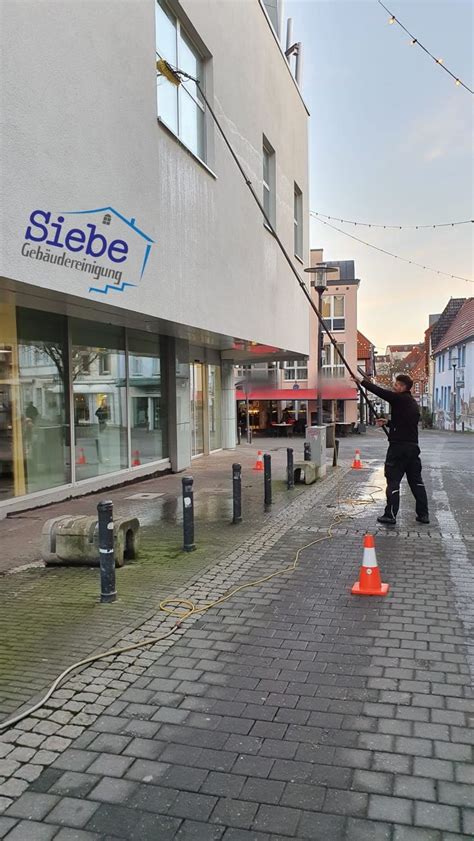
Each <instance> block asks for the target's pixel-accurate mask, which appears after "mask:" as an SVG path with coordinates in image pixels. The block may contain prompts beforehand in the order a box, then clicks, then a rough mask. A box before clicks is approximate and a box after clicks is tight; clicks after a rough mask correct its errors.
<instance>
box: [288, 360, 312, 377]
mask: <svg viewBox="0 0 474 841" xmlns="http://www.w3.org/2000/svg"><path fill="white" fill-rule="evenodd" d="M301 372H303V374H301ZM283 373H284V379H285V381H286V382H298V380H307V379H308V362H304V361H303V360H302V359H290V360H286V361H285V362H284V367H283Z"/></svg>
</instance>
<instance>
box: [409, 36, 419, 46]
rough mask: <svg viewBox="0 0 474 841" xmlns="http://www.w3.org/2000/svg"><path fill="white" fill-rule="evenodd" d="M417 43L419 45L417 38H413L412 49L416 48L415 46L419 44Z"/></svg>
mask: <svg viewBox="0 0 474 841" xmlns="http://www.w3.org/2000/svg"><path fill="white" fill-rule="evenodd" d="M417 43H418V40H417V39H416V38H412V39H411V41H410V44H411V45H412V47H414V46H415V44H417Z"/></svg>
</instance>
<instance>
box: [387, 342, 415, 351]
mask: <svg viewBox="0 0 474 841" xmlns="http://www.w3.org/2000/svg"><path fill="white" fill-rule="evenodd" d="M415 347H420V345H416V344H415V343H414V342H412V343H411V345H387V354H390V353H410V351H412V350H413V349H414V348H415Z"/></svg>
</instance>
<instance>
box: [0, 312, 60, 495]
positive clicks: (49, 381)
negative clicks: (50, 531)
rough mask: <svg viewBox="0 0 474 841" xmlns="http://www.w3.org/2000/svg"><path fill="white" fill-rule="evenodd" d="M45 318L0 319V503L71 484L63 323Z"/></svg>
mask: <svg viewBox="0 0 474 841" xmlns="http://www.w3.org/2000/svg"><path fill="white" fill-rule="evenodd" d="M44 315H45V317H44V318H42V319H39V318H38V315H37V313H36V312H34V311H33V310H28V309H23V308H19V309H18V310H16V311H15V308H14V307H11V308H10V311H9V312H7V307H6V306H5V305H4V306H3V307H2V312H1V315H0V326H1V328H2V336H3V337H5V338H7V343H2V344H0V499H1V498H8V497H12V496H23V495H24V494H26V493H33V492H35V491H42V490H45V489H47V488H54V487H57V486H59V485H64V484H66V483H68V482H70V480H71V475H70V464H71V460H70V447H69V416H68V411H67V401H66V395H67V392H68V384H67V370H68V366H67V342H66V320H65V318H63V317H62V316H59V315H55V314H53V313H48V314H44Z"/></svg>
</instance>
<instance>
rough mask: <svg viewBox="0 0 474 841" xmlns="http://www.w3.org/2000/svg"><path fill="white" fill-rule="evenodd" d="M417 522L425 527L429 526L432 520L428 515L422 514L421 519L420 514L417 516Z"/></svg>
mask: <svg viewBox="0 0 474 841" xmlns="http://www.w3.org/2000/svg"><path fill="white" fill-rule="evenodd" d="M416 522H417V523H423V524H424V525H425V526H428V525H429V522H430V518H429V517H428V514H422V515H421V517H419V516H418V514H417V516H416Z"/></svg>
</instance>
